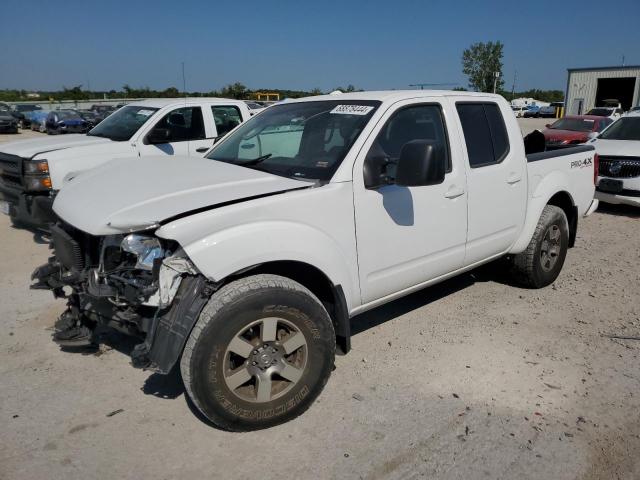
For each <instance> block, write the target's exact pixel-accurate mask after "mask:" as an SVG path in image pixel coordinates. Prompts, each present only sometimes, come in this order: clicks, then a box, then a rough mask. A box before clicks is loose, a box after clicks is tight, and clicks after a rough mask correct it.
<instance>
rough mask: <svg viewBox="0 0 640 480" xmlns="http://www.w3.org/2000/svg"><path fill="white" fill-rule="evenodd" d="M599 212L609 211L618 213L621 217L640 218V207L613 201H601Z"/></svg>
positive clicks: (614, 213) (610, 213)
mask: <svg viewBox="0 0 640 480" xmlns="http://www.w3.org/2000/svg"><path fill="white" fill-rule="evenodd" d="M598 212H599V213H607V214H609V215H617V216H619V217H629V218H640V208H637V207H632V206H630V205H614V204H612V203H600V205H599V206H598Z"/></svg>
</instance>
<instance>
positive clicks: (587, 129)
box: [542, 115, 613, 150]
mask: <svg viewBox="0 0 640 480" xmlns="http://www.w3.org/2000/svg"><path fill="white" fill-rule="evenodd" d="M612 122H613V120H611V119H610V118H607V117H598V116H596V115H567V116H566V117H563V118H561V119H560V120H558V121H557V122H555V123H553V124H552V125H550V124H547V128H546V129H545V130H544V131H543V132H542V133H543V134H544V139H545V142H546V144H547V150H552V149H554V148H562V147H568V146H571V145H576V144H578V143H584V142H586V141H587V140H589V138H591V137H589V134H590V133H593V132H601V131H602V130H604V129H605V127H607V126H608V125H609V124H610V123H612Z"/></svg>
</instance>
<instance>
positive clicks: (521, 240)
mask: <svg viewBox="0 0 640 480" xmlns="http://www.w3.org/2000/svg"><path fill="white" fill-rule="evenodd" d="M530 191H533V194H532V195H530V197H529V203H528V206H527V215H526V218H525V221H524V226H523V228H522V232H521V233H520V236H519V237H518V239H517V240H516V242H515V243H514V244H513V246H512V247H511V249H510V250H509V253H512V254H517V253H521V252H523V251H524V250H525V249H526V248H527V245H529V242H530V241H531V238H532V237H533V233H534V232H535V230H536V226H537V225H538V220H539V219H540V215H542V210H543V209H544V207H545V206H546V205H547V204H548V203H549V200H550V199H551V197H553V196H554V195H555V194H557V193H559V192H567V193H568V192H569V177H568V175H567V174H566V173H564V172H561V171H559V170H555V171H553V172H551V173H549V174H548V175H545V176H544V177H543V176H541V175H533V176H532V177H531V179H530ZM568 195H569V196H570V197H571V194H569V193H568ZM572 203H574V204H575V202H573V198H572Z"/></svg>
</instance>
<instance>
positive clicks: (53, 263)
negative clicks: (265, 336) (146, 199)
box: [32, 222, 215, 373]
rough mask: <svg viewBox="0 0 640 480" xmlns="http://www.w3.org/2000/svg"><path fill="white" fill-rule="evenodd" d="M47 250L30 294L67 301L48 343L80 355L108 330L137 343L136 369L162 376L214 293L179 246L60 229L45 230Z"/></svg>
mask: <svg viewBox="0 0 640 480" xmlns="http://www.w3.org/2000/svg"><path fill="white" fill-rule="evenodd" d="M51 245H52V248H53V251H54V256H52V257H50V258H49V261H48V262H47V263H46V264H45V265H42V266H40V267H38V268H37V269H36V270H35V271H34V272H33V274H32V279H33V280H35V283H34V284H33V285H32V288H35V289H48V290H51V291H52V292H53V294H54V296H55V297H62V298H66V299H67V310H66V311H65V312H64V313H63V314H62V315H61V316H60V318H59V320H58V321H57V322H56V328H55V330H56V331H55V333H54V340H55V341H56V342H57V343H59V344H60V345H61V346H62V347H65V348H73V347H85V346H88V345H91V344H97V343H98V342H99V338H98V337H99V335H98V333H99V332H100V331H101V330H102V329H104V328H114V329H116V330H118V331H120V332H124V333H126V334H128V335H132V336H134V337H136V338H138V339H140V343H138V344H137V345H136V347H135V348H134V349H133V351H132V353H131V357H132V364H133V365H134V366H136V367H141V368H149V369H152V370H155V371H158V372H161V373H168V372H169V371H170V370H171V368H172V367H173V365H174V364H175V363H176V361H177V359H178V358H179V357H180V354H181V352H182V348H183V347H184V344H185V342H186V339H187V337H188V335H189V333H190V331H191V328H192V327H193V324H194V323H195V321H196V319H197V318H198V315H199V314H200V311H201V310H202V308H203V307H204V305H205V303H206V302H207V300H208V298H209V296H210V295H211V293H212V291H213V289H214V288H215V286H214V285H212V284H211V283H210V282H208V281H207V280H206V279H205V277H203V276H202V275H201V274H199V272H198V271H197V269H196V268H195V266H194V265H193V264H192V263H191V261H190V260H189V258H188V257H187V255H186V254H185V252H184V251H183V250H182V248H181V247H180V245H178V244H177V243H176V242H172V241H167V240H164V239H160V238H158V237H156V236H154V235H153V234H152V233H148V232H141V233H130V234H121V235H108V236H93V235H89V234H87V233H85V232H83V231H81V230H78V229H76V228H74V227H72V226H71V225H68V224H65V223H62V222H59V223H57V224H55V225H53V226H52V227H51Z"/></svg>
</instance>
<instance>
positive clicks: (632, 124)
mask: <svg viewBox="0 0 640 480" xmlns="http://www.w3.org/2000/svg"><path fill="white" fill-rule="evenodd" d="M599 138H602V139H605V140H640V117H623V118H621V119H619V120H618V121H617V122H614V123H613V124H612V125H611V126H610V127H609V128H607V129H606V130H605V131H604V132H602V134H600V137H599Z"/></svg>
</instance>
